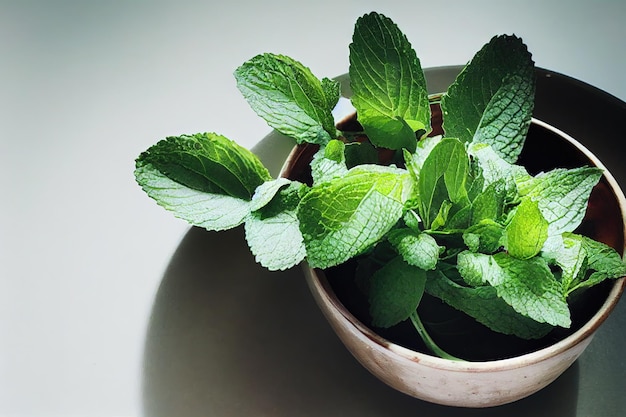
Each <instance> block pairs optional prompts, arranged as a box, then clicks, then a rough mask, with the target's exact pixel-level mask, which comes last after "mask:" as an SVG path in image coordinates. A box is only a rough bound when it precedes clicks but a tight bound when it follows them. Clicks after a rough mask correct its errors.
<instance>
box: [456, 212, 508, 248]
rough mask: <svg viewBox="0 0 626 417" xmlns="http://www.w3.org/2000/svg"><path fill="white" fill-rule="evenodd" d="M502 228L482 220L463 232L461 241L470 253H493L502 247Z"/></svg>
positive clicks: (491, 221) (490, 221) (497, 224)
mask: <svg viewBox="0 0 626 417" xmlns="http://www.w3.org/2000/svg"><path fill="white" fill-rule="evenodd" d="M503 235H504V227H502V225H500V224H499V223H496V222H494V221H493V220H490V219H483V220H481V221H480V222H478V223H477V224H475V225H473V226H471V227H469V228H467V229H466V230H465V232H463V241H464V242H465V244H466V245H467V247H468V248H469V250H471V251H472V252H480V253H494V252H496V251H497V250H498V249H500V247H501V246H502V236H503Z"/></svg>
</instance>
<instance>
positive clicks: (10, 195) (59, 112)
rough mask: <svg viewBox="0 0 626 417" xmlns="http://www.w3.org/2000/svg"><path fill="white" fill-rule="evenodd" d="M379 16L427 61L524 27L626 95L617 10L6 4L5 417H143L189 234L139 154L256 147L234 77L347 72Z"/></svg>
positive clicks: (1, 370)
mask: <svg viewBox="0 0 626 417" xmlns="http://www.w3.org/2000/svg"><path fill="white" fill-rule="evenodd" d="M383 3H384V5H383ZM372 10H376V11H379V12H382V13H384V14H386V15H388V16H389V17H391V18H392V19H393V20H395V21H396V23H398V25H399V26H400V28H401V29H402V30H403V31H404V32H405V34H406V35H407V36H408V38H409V40H410V41H411V42H412V44H413V46H414V48H415V49H416V51H417V53H418V56H419V57H420V58H421V63H422V66H423V67H434V66H442V65H456V64H463V63H465V62H466V61H467V60H468V59H469V58H471V56H472V55H473V53H474V52H475V51H476V50H478V49H479V48H480V47H481V46H482V45H483V44H484V43H485V42H487V41H488V40H489V39H490V37H491V36H492V35H495V34H499V33H515V34H517V35H519V36H521V37H522V38H523V39H524V41H525V42H526V43H527V45H528V47H529V49H530V50H531V52H532V53H533V57H534V60H535V62H536V64H537V65H538V66H540V67H544V68H549V69H551V70H554V71H556V72H561V73H564V74H566V75H570V76H573V77H575V78H578V79H580V80H582V81H585V82H587V83H589V84H592V85H594V86H596V87H599V88H601V89H603V90H606V91H608V92H610V93H611V94H613V95H615V96H617V97H618V98H620V99H622V100H626V76H625V74H626V55H625V54H624V40H626V25H625V24H624V21H625V19H626V2H623V1H618V0H616V1H596V2H591V1H587V2H584V1H572V0H564V1H550V0H543V1H533V0H525V1H519V2H517V1H516V2H508V1H503V0H495V1H450V0H448V1H428V2H425V1H418V0H413V1H406V0H403V1H400V2H394V1H387V2H374V1H368V0H358V1H357V0H353V1H349V0H343V1H328V0H318V1H315V2H311V1H309V2H301V3H300V2H297V1H294V0H290V1H286V0H282V1H281V0H266V1H247V2H245V1H244V2H242V1H236V0H231V1H226V2H223V1H219V2H216V1H213V0H210V1H182V0H179V1H169V2H149V1H44V0H41V1H20V0H16V1H13V2H10V1H2V2H0V169H1V171H0V172H1V175H0V210H1V211H0V416H65V417H69V416H83V417H84V416H138V415H141V413H142V404H141V393H140V391H141V373H142V369H141V363H142V355H143V342H144V338H145V333H146V325H147V322H148V318H149V314H150V311H151V307H152V304H153V301H154V296H155V293H156V291H157V289H158V287H159V283H160V281H161V278H162V274H163V271H164V269H165V267H166V266H167V264H168V262H169V259H170V257H171V255H172V253H173V252H174V250H175V249H176V247H177V245H178V244H179V242H180V239H181V237H182V236H183V235H184V233H185V232H186V231H187V230H188V226H187V225H186V224H185V223H183V222H181V221H179V220H177V219H175V218H173V216H171V215H170V214H169V213H167V212H165V211H164V210H162V209H161V208H160V207H158V206H157V205H156V204H154V202H153V201H151V200H150V199H149V198H148V197H146V196H145V195H144V194H143V192H142V191H141V190H140V189H139V187H138V186H137V185H136V184H135V182H134V179H133V175H132V172H133V168H134V159H135V157H136V156H137V155H138V154H139V153H140V152H141V151H143V150H144V149H146V148H147V147H149V146H150V145H152V144H153V143H154V142H155V141H157V140H158V139H160V138H163V137H165V136H169V135H178V134H182V133H196V132H203V131H215V132H219V133H221V134H224V135H226V136H228V137H230V138H231V139H234V140H237V141H238V142H240V143H241V144H243V145H244V146H246V147H248V148H252V147H253V146H254V145H255V144H256V143H257V142H258V141H259V140H260V139H261V138H263V136H265V134H267V133H268V132H269V131H270V129H269V128H268V127H267V126H266V125H265V123H264V122H263V121H262V120H261V119H259V118H257V117H256V115H255V114H254V113H253V112H252V110H251V109H250V108H249V107H248V105H247V103H245V101H244V100H243V98H242V97H241V96H240V94H239V92H238V90H237V89H236V87H235V83H234V78H233V76H232V72H233V70H234V69H235V68H236V67H237V66H238V65H240V64H241V63H243V62H244V61H245V60H247V59H249V58H251V57H252V56H254V55H255V54H257V53H261V52H276V53H282V54H285V55H289V56H292V57H293V58H295V59H297V60H299V61H301V62H303V63H304V64H305V65H307V66H309V67H310V68H311V69H312V71H313V72H314V74H316V75H317V76H318V77H320V78H321V77H333V76H336V75H339V74H342V73H344V72H346V71H347V68H348V54H347V51H348V44H349V43H350V38H351V35H352V28H353V24H354V21H355V20H356V18H357V17H358V16H360V15H362V14H363V13H366V12H369V11H372ZM581 105H582V103H581Z"/></svg>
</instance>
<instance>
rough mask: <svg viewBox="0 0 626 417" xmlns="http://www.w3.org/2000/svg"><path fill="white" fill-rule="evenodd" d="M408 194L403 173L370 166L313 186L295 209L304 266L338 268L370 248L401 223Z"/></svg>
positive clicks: (405, 175)
mask: <svg viewBox="0 0 626 417" xmlns="http://www.w3.org/2000/svg"><path fill="white" fill-rule="evenodd" d="M410 189H411V181H410V177H409V174H408V173H407V172H406V171H405V170H400V169H397V168H391V167H383V166H376V165H363V166H359V167H355V168H353V169H351V170H350V171H349V172H348V173H347V174H346V175H345V176H344V177H341V178H335V179H333V180H331V181H329V182H324V183H322V184H319V185H314V186H313V187H312V188H311V190H310V191H309V192H308V193H307V194H306V195H305V196H304V197H303V198H302V201H301V203H300V206H299V208H298V218H299V219H300V230H301V231H302V235H303V236H304V241H305V245H306V248H307V260H308V262H309V264H310V265H311V266H312V267H317V268H327V267H330V266H333V265H338V264H340V263H343V262H345V261H346V260H348V259H350V258H352V257H354V256H356V255H358V254H360V253H363V252H364V251H365V250H367V249H368V248H369V247H371V246H372V245H374V244H375V243H376V242H378V241H379V240H380V239H381V238H382V237H383V236H384V235H385V234H386V233H387V232H388V231H389V230H390V229H391V228H392V227H393V226H394V225H395V224H396V223H397V221H398V220H399V219H400V218H401V217H402V214H403V207H404V202H405V201H406V198H407V195H408V194H409V193H410V192H411V190H410Z"/></svg>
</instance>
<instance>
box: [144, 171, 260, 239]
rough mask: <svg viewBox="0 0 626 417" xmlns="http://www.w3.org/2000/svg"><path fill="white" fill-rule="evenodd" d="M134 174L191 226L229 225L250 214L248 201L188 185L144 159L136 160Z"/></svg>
mask: <svg viewBox="0 0 626 417" xmlns="http://www.w3.org/2000/svg"><path fill="white" fill-rule="evenodd" d="M135 178H136V180H137V183H139V185H140V186H141V188H143V190H144V191H145V192H146V193H147V194H148V196H150V197H151V198H153V199H154V200H156V202H157V203H158V204H159V205H160V206H162V207H163V208H165V209H166V210H168V211H171V212H172V213H173V214H174V216H176V217H178V218H180V219H183V220H185V221H187V222H189V223H190V224H192V225H194V226H199V227H203V228H205V229H207V230H216V231H217V230H226V229H231V228H233V227H235V226H238V225H240V224H241V223H243V221H244V220H245V219H246V217H247V216H248V215H249V214H250V202H249V201H247V200H242V199H240V198H236V197H231V196H229V195H223V194H213V193H206V192H203V191H198V190H195V189H193V188H189V187H187V186H185V185H183V184H180V183H178V182H176V181H174V180H172V179H170V178H169V177H167V176H166V175H164V174H162V173H161V171H159V170H158V169H157V168H156V167H154V165H152V164H150V163H147V162H145V161H143V160H138V161H137V167H136V169H135Z"/></svg>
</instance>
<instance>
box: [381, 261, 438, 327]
mask: <svg viewBox="0 0 626 417" xmlns="http://www.w3.org/2000/svg"><path fill="white" fill-rule="evenodd" d="M425 282H426V272H425V271H424V270H422V269H420V268H417V267H415V266H411V265H409V264H407V263H406V262H404V261H403V260H402V258H401V257H396V258H395V259H393V260H392V261H391V262H388V263H387V264H385V266H383V267H382V268H381V269H379V270H378V271H376V272H375V273H374V275H373V276H372V278H371V280H370V286H369V301H370V314H371V316H372V324H373V325H374V326H376V327H391V326H393V325H396V324H398V323H400V322H401V321H404V320H406V319H407V318H408V317H409V315H411V313H413V312H414V311H415V310H416V309H417V306H418V305H419V303H420V301H421V299H422V295H423V294H424V285H425Z"/></svg>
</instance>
